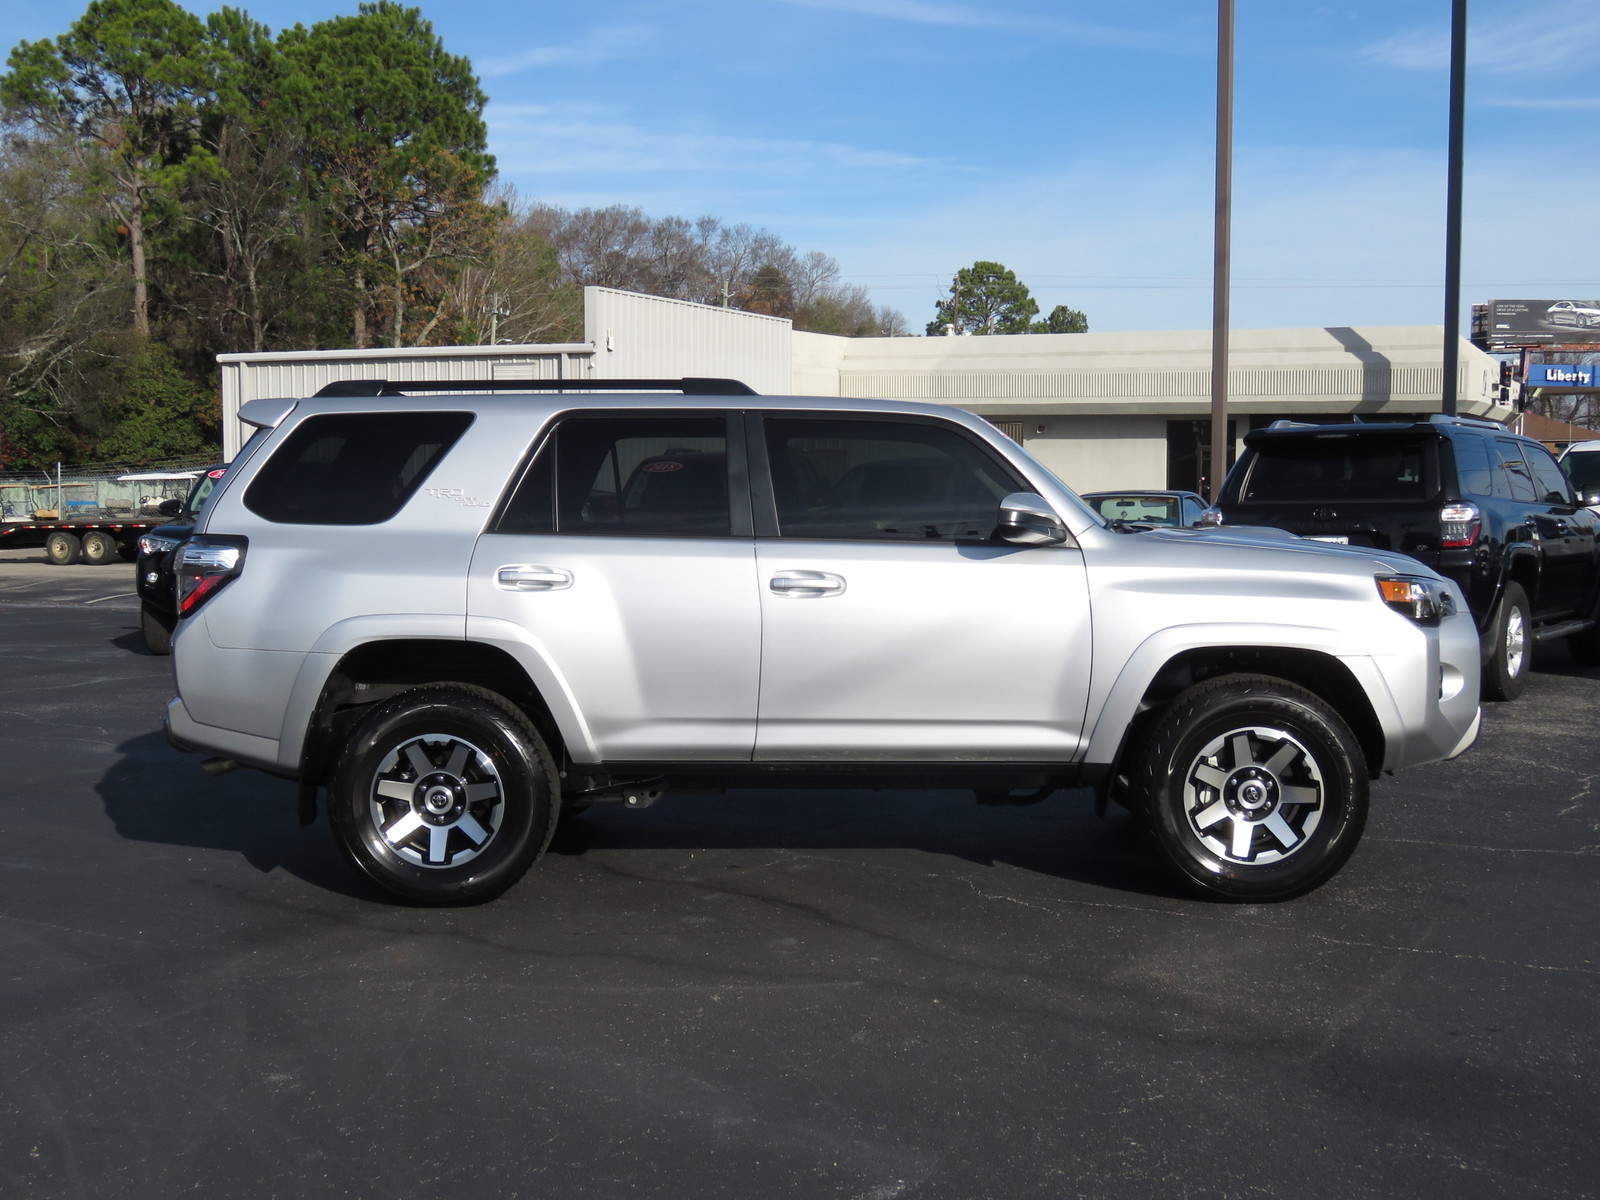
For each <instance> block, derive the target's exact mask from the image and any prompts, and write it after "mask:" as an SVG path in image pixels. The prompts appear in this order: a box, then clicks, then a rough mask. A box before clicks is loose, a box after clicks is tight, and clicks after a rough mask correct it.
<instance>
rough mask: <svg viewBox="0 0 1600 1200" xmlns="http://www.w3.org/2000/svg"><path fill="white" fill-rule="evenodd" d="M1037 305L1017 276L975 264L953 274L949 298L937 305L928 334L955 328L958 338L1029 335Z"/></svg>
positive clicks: (994, 265)
mask: <svg viewBox="0 0 1600 1200" xmlns="http://www.w3.org/2000/svg"><path fill="white" fill-rule="evenodd" d="M1038 315H1039V305H1038V302H1037V301H1035V300H1034V298H1033V297H1032V295H1030V294H1029V292H1028V287H1027V285H1026V284H1024V283H1022V282H1020V281H1019V280H1018V279H1017V276H1016V273H1015V272H1014V271H1011V270H1009V269H1007V268H1006V267H1003V266H1001V265H1000V264H999V263H996V262H975V263H973V264H972V265H971V266H970V267H962V268H961V270H959V271H957V272H956V277H955V280H954V281H953V282H952V283H951V284H950V298H949V299H947V300H941V301H939V303H938V305H937V309H936V315H935V316H934V319H933V320H931V321H929V322H928V330H927V332H928V334H929V335H930V336H934V335H937V334H942V333H944V332H945V327H946V326H948V325H953V326H955V331H956V332H957V333H958V334H962V333H972V334H990V333H1031V332H1033V318H1034V317H1036V316H1038Z"/></svg>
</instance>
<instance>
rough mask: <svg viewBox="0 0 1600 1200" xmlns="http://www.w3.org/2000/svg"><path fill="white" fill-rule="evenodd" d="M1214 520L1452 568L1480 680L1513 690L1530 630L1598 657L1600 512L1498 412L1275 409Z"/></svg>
mask: <svg viewBox="0 0 1600 1200" xmlns="http://www.w3.org/2000/svg"><path fill="white" fill-rule="evenodd" d="M1244 442H1245V450H1244V453H1243V454H1242V455H1241V456H1240V458H1239V461H1238V462H1237V463H1236V464H1234V467H1233V469H1232V470H1231V471H1230V472H1229V473H1228V477H1227V479H1226V480H1225V481H1224V483H1223V485H1222V493H1221V495H1220V496H1218V498H1217V503H1216V506H1215V507H1214V508H1212V509H1210V510H1208V512H1207V513H1206V515H1205V517H1204V518H1203V520H1204V523H1206V524H1211V525H1271V526H1276V527H1277V528H1280V529H1286V530H1288V531H1289V532H1291V533H1297V534H1299V535H1301V536H1302V537H1307V538H1314V539H1316V540H1318V541H1324V542H1337V543H1340V544H1344V545H1349V546H1372V547H1375V548H1377V549H1381V550H1398V551H1399V552H1401V553H1402V554H1409V555H1411V556H1412V557H1413V558H1416V559H1419V560H1420V561H1422V562H1423V563H1425V564H1427V565H1428V566H1430V567H1432V568H1433V569H1434V570H1435V571H1437V572H1439V574H1441V575H1443V576H1445V577H1446V578H1448V579H1452V580H1454V581H1455V582H1456V583H1457V584H1458V585H1459V586H1460V588H1461V591H1462V594H1463V596H1464V597H1465V599H1466V602H1467V605H1468V607H1469V608H1470V609H1471V610H1472V614H1473V618H1474V619H1475V620H1476V622H1477V626H1478V633H1479V636H1480V638H1481V640H1482V643H1483V660H1484V671H1483V693H1484V695H1485V697H1487V698H1488V699H1491V700H1512V699H1515V698H1516V697H1517V696H1518V695H1520V694H1521V692H1522V689H1523V687H1524V686H1525V685H1526V683H1527V675H1528V669H1529V666H1530V661H1531V657H1532V656H1531V651H1532V648H1533V646H1532V643H1533V642H1534V641H1545V640H1548V639H1551V638H1558V637H1564V638H1566V639H1567V641H1568V645H1569V646H1570V647H1571V650H1572V653H1573V656H1574V657H1575V658H1576V659H1577V660H1578V661H1579V662H1581V663H1584V664H1586V665H1594V664H1597V663H1600V626H1597V611H1596V606H1597V604H1600V532H1597V531H1600V518H1597V517H1596V515H1595V513H1594V512H1592V511H1590V510H1587V509H1585V508H1583V507H1582V506H1581V503H1582V502H1581V499H1580V497H1578V496H1577V495H1576V494H1575V493H1574V491H1573V488H1572V485H1571V483H1569V482H1568V480H1567V477H1566V476H1565V475H1564V474H1563V473H1562V471H1561V468H1560V467H1559V466H1557V464H1556V460H1555V458H1554V457H1553V456H1552V455H1551V454H1550V452H1549V451H1548V450H1546V449H1545V448H1544V447H1543V446H1542V445H1540V444H1539V443H1538V442H1536V441H1534V440H1533V439H1532V438H1527V437H1522V436H1520V435H1518V434H1514V433H1512V432H1510V431H1509V430H1507V429H1506V428H1505V427H1504V426H1501V425H1497V424H1495V423H1493V422H1491V421H1480V420H1475V419H1472V418H1467V417H1444V416H1435V417H1433V418H1432V419H1430V420H1428V421H1418V422H1415V423H1400V422H1370V423H1358V424H1352V425H1308V424H1303V423H1299V422H1292V421H1278V422H1275V423H1274V424H1272V425H1271V426H1269V427H1268V428H1266V429H1258V430H1255V431H1253V432H1251V433H1249V434H1246V435H1245V439H1244Z"/></svg>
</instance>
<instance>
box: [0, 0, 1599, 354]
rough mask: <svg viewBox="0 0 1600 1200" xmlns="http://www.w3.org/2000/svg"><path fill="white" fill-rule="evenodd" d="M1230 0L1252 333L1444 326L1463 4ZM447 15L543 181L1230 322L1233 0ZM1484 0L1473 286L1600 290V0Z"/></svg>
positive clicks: (1512, 292) (695, 1)
mask: <svg viewBox="0 0 1600 1200" xmlns="http://www.w3.org/2000/svg"><path fill="white" fill-rule="evenodd" d="M1236 3H1237V15H1236V21H1237V49H1236V54H1237V68H1236V83H1235V88H1236V109H1235V134H1234V137H1235V176H1234V234H1233V239H1234V257H1233V276H1234V284H1235V288H1234V292H1233V298H1232V307H1233V321H1232V323H1233V325H1234V327H1235V328H1267V327H1278V326H1296V325H1375V324H1437V323H1439V322H1440V321H1441V320H1442V319H1443V316H1442V314H1443V289H1442V286H1441V284H1440V279H1441V276H1442V273H1443V263H1444V200H1445V154H1444V151H1445V138H1446V119H1447V94H1446V93H1447V79H1448V71H1447V68H1448V60H1447V55H1448V35H1449V22H1450V8H1451V5H1450V0H1382V2H1378V0H1345V2H1343V3H1318V2H1317V0H1236ZM219 6H220V4H219V5H215V6H207V5H204V4H198V3H193V4H190V5H189V7H191V8H193V9H194V10H195V11H196V12H200V13H204V12H206V11H209V10H210V8H211V7H219ZM236 6H237V7H242V8H244V9H245V10H246V11H248V12H249V13H250V14H251V15H252V16H253V17H255V18H256V19H257V20H260V21H262V22H264V23H266V24H267V25H269V26H271V27H272V28H273V29H275V30H276V29H280V28H282V27H284V26H286V25H292V24H295V23H296V22H301V23H307V24H309V23H313V22H315V21H318V20H321V19H324V18H326V17H329V16H332V15H335V14H337V13H341V12H352V11H354V10H355V8H356V4H355V0H350V2H349V3H335V2H334V0H316V2H313V0H257V2H255V3H248V2H242V0H236ZM420 7H421V8H422V10H423V13H424V15H426V16H427V17H428V18H429V19H430V20H431V21H432V22H433V23H434V26H435V28H436V30H437V31H438V32H439V34H440V35H441V36H442V37H443V39H444V41H445V45H446V46H447V48H448V49H449V50H451V51H452V52H454V53H457V54H464V55H466V56H467V57H469V58H470V59H471V60H472V62H473V64H474V66H475V68H476V70H477V71H478V74H479V76H480V78H481V80H482V82H483V85H484V88H485V90H486V91H487V92H488V94H489V96H490V98H491V103H490V106H489V109H488V113H487V116H488V121H489V128H490V139H491V149H492V150H493V151H494V152H495V154H496V155H497V157H498V160H499V164H500V169H501V174H502V178H503V179H504V180H505V181H506V182H509V183H510V184H512V185H513V186H514V187H515V188H516V189H517V191H518V192H519V193H520V194H522V195H524V196H527V197H530V198H538V199H542V200H546V201H549V202H552V203H556V204H561V205H565V206H568V207H582V206H586V205H596V206H598V205H606V204H614V203H621V204H631V205H638V206H639V207H641V208H643V209H645V210H646V211H647V212H648V213H650V214H651V215H653V216H668V215H678V216H685V217H695V216H699V215H701V214H705V213H710V214H712V215H715V216H717V217H719V218H721V219H722V220H723V221H725V222H727V223H738V222H749V223H750V224H753V225H757V226H761V227H765V228H767V229H770V230H771V231H772V232H774V233H776V234H778V235H779V236H780V237H782V238H784V239H785V240H786V241H788V242H790V243H791V244H793V245H794V246H796V247H797V248H799V249H801V250H821V251H824V252H825V253H827V254H830V255H832V256H833V257H834V258H835V259H837V260H838V262H839V264H840V267H841V270H842V272H843V275H844V277H845V278H846V279H848V280H850V281H852V282H856V283H860V284H863V285H865V286H866V287H868V288H869V289H870V290H871V292H872V294H873V297H874V299H875V300H876V301H877V302H878V303H881V304H888V305H891V306H893V307H895V308H898V309H899V310H900V311H901V312H903V313H904V314H905V315H906V317H907V319H908V321H909V322H910V324H911V327H912V328H913V329H914V330H916V331H920V330H921V328H922V326H923V325H924V324H925V323H926V322H927V321H928V319H929V318H930V317H931V316H932V315H933V306H934V302H935V301H936V300H937V299H938V298H939V297H940V296H942V295H943V294H944V293H945V291H946V289H947V288H948V286H949V282H950V277H951V275H952V274H953V273H954V271H955V270H956V269H957V268H958V267H961V266H966V265H969V264H971V263H972V262H974V261H975V260H978V259H989V260H995V261H999V262H1002V263H1004V264H1005V265H1006V266H1008V267H1010V268H1011V269H1012V270H1014V271H1015V272H1016V273H1017V274H1018V276H1019V277H1020V278H1021V279H1022V280H1023V282H1025V283H1027V284H1028V285H1029V286H1030V287H1031V288H1032V290H1033V293H1034V296H1035V297H1036V298H1037V299H1038V301H1039V303H1040V307H1041V310H1042V311H1045V312H1048V311H1049V310H1050V308H1051V307H1053V306H1054V305H1056V304H1070V305H1072V306H1073V307H1074V308H1079V309H1082V310H1083V311H1085V312H1086V313H1087V314H1088V316H1089V323H1090V328H1091V330H1096V331H1112V330H1147V329H1203V328H1209V326H1210V322H1211V296H1210V276H1211V223H1212V168H1213V157H1212V156H1213V127H1214V125H1213V123H1214V111H1215V110H1214V103H1215V100H1214V88H1215V70H1216V68H1215V53H1216V41H1215V38H1216V8H1215V5H1214V4H1213V3H1211V2H1210V0H1143V2H1142V3H1138V4H1132V3H1127V2H1126V0H1119V2H1112V0H1081V2H1080V0H1054V2H1050V0H612V2H611V3H608V4H605V5H599V4H589V5H584V4H560V5H558V4H550V3H539V2H538V0H511V2H504V3H502V2H500V0H465V2H463V0H457V2H456V3H453V4H438V3H431V2H428V0H424V2H423V3H421V4H420ZM83 9H84V4H81V3H70V4H69V3H56V2H54V0H45V2H35V3H28V4H22V3H17V2H15V0H3V2H0V15H3V20H0V29H3V30H4V31H5V38H6V40H7V42H8V45H9V44H12V43H14V42H15V41H16V40H17V39H20V38H36V37H45V36H54V35H55V34H58V33H61V32H63V31H64V30H65V29H66V28H67V27H68V26H69V25H70V24H71V22H72V21H73V20H75V19H76V18H77V17H78V16H79V15H81V13H82V11H83ZM1470 10H1471V20H1470V29H1471V42H1470V51H1469V75H1468V112H1467V156H1466V209H1465V222H1464V228H1465V236H1464V257H1463V268H1462V269H1463V277H1464V283H1463V300H1464V301H1465V302H1466V303H1470V302H1472V301H1474V300H1488V299H1493V298H1521V297H1534V298H1542V297H1558V298H1559V297H1592V296H1595V295H1600V282H1597V280H1600V264H1597V263H1596V262H1595V254H1594V250H1595V245H1596V239H1595V235H1594V232H1593V215H1592V214H1593V213H1594V211H1595V207H1596V200H1597V198H1600V153H1597V139H1596V136H1595V131H1596V128H1597V126H1600V0H1472V3H1471V5H1470Z"/></svg>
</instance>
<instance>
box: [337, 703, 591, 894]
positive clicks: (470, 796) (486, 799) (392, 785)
mask: <svg viewBox="0 0 1600 1200" xmlns="http://www.w3.org/2000/svg"><path fill="white" fill-rule="evenodd" d="M560 803H561V802H560V794H559V785H558V782H557V776H556V769H555V764H554V762H553V761H552V760H551V757H550V751H549V749H548V748H547V747H546V746H545V743H544V739H543V738H541V737H540V736H539V733H538V731H537V730H536V729H535V728H534V727H533V724H532V723H531V722H530V721H529V720H528V718H527V716H526V715H525V714H524V713H523V712H521V711H520V710H519V709H517V708H516V707H515V706H514V705H512V704H511V703H510V702H508V701H507V700H505V699H504V698H503V697H501V696H499V695H497V694H495V693H494V692H490V691H487V690H485V689H483V688H478V687H473V686H470V685H468V684H462V683H449V684H438V685H434V686H430V687H423V688H417V689H416V690H414V691H410V692H404V693H402V694H400V695H398V696H395V697H393V698H392V699H389V700H386V701H384V702H383V703H381V704H378V705H376V706H375V707H374V708H373V709H372V711H371V712H369V713H368V714H367V715H366V716H365V717H363V718H362V720H361V721H360V722H359V723H358V724H357V725H356V727H355V729H354V730H352V731H351V734H350V737H349V739H348V740H347V741H346V742H345V744H344V747H343V749H342V750H341V751H340V754H339V760H338V763H337V765H336V767H335V770H334V779H333V788H332V794H331V796H330V799H329V805H328V814H329V821H330V823H331V824H332V826H333V832H334V835H335V837H336V838H337V839H338V841H339V846H340V848H341V849H342V850H343V851H344V853H345V856H346V857H347V858H348V859H349V860H350V861H351V862H352V863H353V864H354V865H355V867H356V869H357V870H359V871H361V872H362V874H364V875H366V876H367V878H369V879H371V880H372V881H373V882H374V883H376V884H377V885H378V886H379V887H380V888H382V889H383V890H384V891H386V892H388V893H390V894H391V895H393V896H396V897H398V898H400V899H403V900H407V901H411V902H413V903H417V904H479V903H482V902H483V901H485V900H492V899H494V897H496V896H498V895H500V894H501V893H502V892H504V891H505V890H506V889H507V888H509V887H510V886H511V885H512V884H514V883H516V882H517V880H519V879H521V878H522V876H523V875H524V874H526V873H527V870H528V868H529V867H531V866H532V865H533V864H534V862H535V860H537V859H538V857H539V856H540V855H541V854H543V853H544V850H545V847H546V846H548V845H549V844H550V837H551V834H553V833H554V832H555V824H556V814H557V812H558V811H559V809H560Z"/></svg>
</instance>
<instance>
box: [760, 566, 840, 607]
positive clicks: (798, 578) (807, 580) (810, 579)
mask: <svg viewBox="0 0 1600 1200" xmlns="http://www.w3.org/2000/svg"><path fill="white" fill-rule="evenodd" d="M767 586H768V587H769V588H771V589H772V590H773V591H774V592H776V593H778V595H780V596H793V597H794V598H796V599H799V600H803V599H807V598H810V597H815V596H837V595H839V594H841V593H842V592H843V591H844V577H843V576H842V575H830V574H829V573H828V572H827V571H779V572H778V573H777V574H776V575H774V576H773V577H772V579H771V580H770V581H768V583H767Z"/></svg>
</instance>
